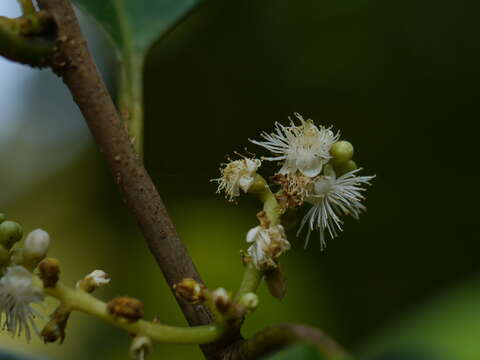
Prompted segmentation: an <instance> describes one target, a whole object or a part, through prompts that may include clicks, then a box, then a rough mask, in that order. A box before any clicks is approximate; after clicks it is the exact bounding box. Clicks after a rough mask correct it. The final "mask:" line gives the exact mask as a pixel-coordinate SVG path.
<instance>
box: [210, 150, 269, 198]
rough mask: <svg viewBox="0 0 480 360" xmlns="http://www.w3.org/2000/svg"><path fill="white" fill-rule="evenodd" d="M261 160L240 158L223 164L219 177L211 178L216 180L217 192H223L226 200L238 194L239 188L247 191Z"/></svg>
mask: <svg viewBox="0 0 480 360" xmlns="http://www.w3.org/2000/svg"><path fill="white" fill-rule="evenodd" d="M261 164H262V162H261V161H260V160H258V159H249V158H246V157H245V158H242V159H239V160H234V161H230V162H228V163H226V164H224V167H223V168H221V169H220V173H221V175H222V176H221V177H220V178H218V179H213V180H212V181H216V182H218V188H217V193H220V192H222V191H224V192H225V197H226V198H227V199H228V201H233V200H234V199H235V198H236V197H237V196H240V189H241V190H243V191H244V192H247V191H248V189H249V188H250V186H251V185H252V184H253V182H254V175H255V173H256V171H257V169H258V168H259V167H260V165H261Z"/></svg>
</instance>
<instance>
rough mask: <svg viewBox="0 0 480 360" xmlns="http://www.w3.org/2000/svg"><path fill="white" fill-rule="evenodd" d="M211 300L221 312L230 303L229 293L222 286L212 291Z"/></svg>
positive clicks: (226, 308)
mask: <svg viewBox="0 0 480 360" xmlns="http://www.w3.org/2000/svg"><path fill="white" fill-rule="evenodd" d="M212 300H213V303H214V304H215V306H216V308H217V309H218V311H220V312H222V313H224V312H226V311H227V310H228V309H229V307H230V305H231V304H232V301H231V298H230V295H229V294H228V293H227V290H225V289H224V288H218V289H217V290H214V291H212Z"/></svg>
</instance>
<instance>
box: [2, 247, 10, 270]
mask: <svg viewBox="0 0 480 360" xmlns="http://www.w3.org/2000/svg"><path fill="white" fill-rule="evenodd" d="M9 261H10V252H9V251H8V250H7V249H5V247H4V246H3V245H0V266H6V265H7V264H8V262H9Z"/></svg>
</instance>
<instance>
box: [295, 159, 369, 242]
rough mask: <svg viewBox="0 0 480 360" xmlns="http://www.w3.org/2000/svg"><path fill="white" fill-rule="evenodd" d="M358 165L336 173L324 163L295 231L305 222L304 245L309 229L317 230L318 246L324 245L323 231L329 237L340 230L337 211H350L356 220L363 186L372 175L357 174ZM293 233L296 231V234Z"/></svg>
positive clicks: (340, 225)
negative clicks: (343, 172) (306, 229)
mask: <svg viewBox="0 0 480 360" xmlns="http://www.w3.org/2000/svg"><path fill="white" fill-rule="evenodd" d="M360 170H361V169H356V170H353V171H350V172H348V173H346V174H343V175H342V176H340V177H337V176H336V174H335V170H334V169H333V167H332V166H330V165H327V166H326V167H325V171H324V175H321V176H318V177H317V178H316V179H315V182H314V185H313V187H312V190H311V191H310V192H309V194H308V196H307V198H306V200H305V201H306V202H307V203H310V204H312V207H311V208H310V210H309V211H308V212H307V214H306V215H305V216H304V217H303V219H302V222H301V224H300V229H299V230H298V233H300V231H301V230H302V229H303V227H304V226H305V225H306V224H307V223H308V233H307V239H306V242H305V246H307V245H308V240H309V237H310V233H311V232H312V231H313V230H319V232H320V243H321V247H322V249H323V248H324V247H325V245H326V242H325V231H327V232H328V234H329V235H330V237H332V238H334V237H336V236H337V235H338V231H342V224H343V222H342V220H341V219H340V216H341V215H351V216H352V217H354V218H355V219H357V220H358V218H359V215H360V213H361V212H362V211H364V210H366V208H365V206H364V205H363V204H362V200H363V199H364V196H363V195H362V192H363V191H365V188H364V186H365V185H367V184H370V183H369V181H370V180H372V179H373V178H374V177H375V176H357V173H358V172H359V171H360ZM298 233H297V234H298Z"/></svg>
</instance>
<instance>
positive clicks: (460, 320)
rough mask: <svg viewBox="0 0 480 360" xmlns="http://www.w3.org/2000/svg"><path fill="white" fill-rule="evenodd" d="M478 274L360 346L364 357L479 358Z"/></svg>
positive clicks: (369, 359)
mask: <svg viewBox="0 0 480 360" xmlns="http://www.w3.org/2000/svg"><path fill="white" fill-rule="evenodd" d="M479 334H480V278H477V279H473V280H470V281H468V282H465V283H464V284H462V285H460V286H457V287H456V288H452V289H448V290H447V291H445V292H444V293H443V294H441V295H440V296H438V297H436V298H434V299H432V300H430V301H428V302H427V303H425V304H424V305H422V306H420V307H419V308H417V309H416V310H415V311H414V312H413V313H411V314H410V315H408V316H405V317H403V319H402V320H401V321H400V322H399V323H398V324H397V325H396V326H394V327H392V328H390V329H386V330H384V331H383V332H382V335H381V336H379V337H378V338H377V339H373V340H372V341H370V342H369V343H368V345H367V346H366V347H365V348H364V349H363V352H362V353H363V355H364V356H363V357H362V359H367V360H472V359H480V342H479Z"/></svg>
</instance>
